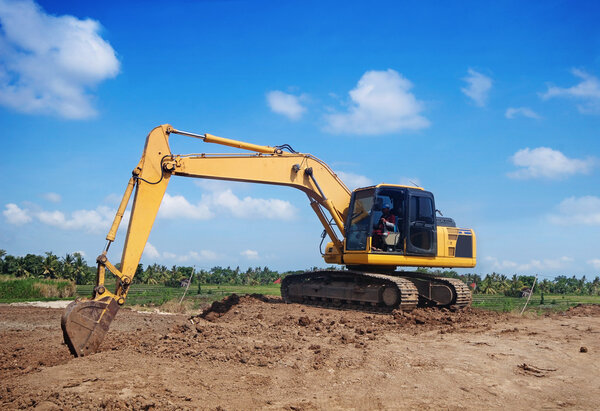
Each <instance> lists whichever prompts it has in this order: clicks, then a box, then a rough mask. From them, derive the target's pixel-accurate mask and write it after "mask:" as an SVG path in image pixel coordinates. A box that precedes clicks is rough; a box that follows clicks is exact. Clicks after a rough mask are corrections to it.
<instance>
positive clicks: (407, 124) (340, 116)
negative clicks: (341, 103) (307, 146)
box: [325, 69, 429, 135]
mask: <svg viewBox="0 0 600 411" xmlns="http://www.w3.org/2000/svg"><path fill="white" fill-rule="evenodd" d="M411 88H412V83H411V82H410V81H408V80H407V79H406V78H404V77H403V76H402V75H401V74H400V73H398V72H397V71H395V70H392V69H388V70H386V71H375V70H372V71H367V72H366V73H365V74H363V76H362V77H361V78H360V80H359V81H358V84H357V85H356V87H355V88H354V89H352V90H351V91H350V93H349V94H350V99H351V104H350V107H349V108H348V111H347V112H345V113H334V114H328V115H326V116H325V120H326V122H327V125H326V126H325V131H328V132H330V133H335V134H338V133H349V134H368V135H374V134H385V133H392V132H401V131H404V130H419V129H422V128H425V127H428V126H429V121H428V120H427V119H426V118H425V117H423V116H422V115H421V111H423V103H422V102H420V101H418V100H417V99H416V97H415V96H414V95H413V94H412V93H410V92H409V90H410V89H411Z"/></svg>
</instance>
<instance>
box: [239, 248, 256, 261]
mask: <svg viewBox="0 0 600 411" xmlns="http://www.w3.org/2000/svg"><path fill="white" fill-rule="evenodd" d="M240 255H242V256H244V257H246V258H247V259H249V260H258V251H254V250H245V251H242V252H241V253H240Z"/></svg>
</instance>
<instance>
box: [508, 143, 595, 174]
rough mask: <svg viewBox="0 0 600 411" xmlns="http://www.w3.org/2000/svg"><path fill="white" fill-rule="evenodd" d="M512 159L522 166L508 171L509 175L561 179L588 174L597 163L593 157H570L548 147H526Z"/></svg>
mask: <svg viewBox="0 0 600 411" xmlns="http://www.w3.org/2000/svg"><path fill="white" fill-rule="evenodd" d="M511 161H512V162H513V164H514V165H515V166H517V167H522V168H520V169H518V170H517V171H514V172H511V173H508V176H509V177H511V178H519V179H527V178H548V179H561V178H565V177H569V176H571V175H574V174H586V173H589V172H590V170H591V169H592V167H593V166H594V163H595V161H594V160H593V159H591V158H588V159H585V160H581V159H577V158H568V157H566V156H565V155H564V154H563V153H561V152H560V151H558V150H553V149H551V148H548V147H538V148H534V149H530V148H524V149H522V150H519V151H517V152H516V153H515V154H514V155H513V156H512V157H511Z"/></svg>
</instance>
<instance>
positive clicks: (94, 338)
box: [61, 124, 476, 356]
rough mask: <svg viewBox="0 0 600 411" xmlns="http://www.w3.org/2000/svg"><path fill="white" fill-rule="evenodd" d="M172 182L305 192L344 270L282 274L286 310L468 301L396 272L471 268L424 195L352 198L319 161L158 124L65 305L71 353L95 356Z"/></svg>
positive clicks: (457, 291)
mask: <svg viewBox="0 0 600 411" xmlns="http://www.w3.org/2000/svg"><path fill="white" fill-rule="evenodd" d="M173 134H177V135H182V136H188V137H192V138H198V139H201V140H203V141H204V142H205V143H214V144H219V145H223V146H230V147H236V148H238V149H241V150H246V151H245V152H241V153H232V154H207V153H202V154H173V153H172V152H171V150H170V148H169V137H170V136H171V135H173ZM248 152H250V153H248ZM172 176H183V177H196V178H206V179H216V180H230V181H243V182H249V183H262V184H274V185H281V186H289V187H293V188H297V189H298V190H302V191H303V192H305V193H306V195H307V196H308V200H309V202H310V206H311V207H312V209H313V210H314V212H315V214H316V215H317V217H318V218H319V221H320V222H321V224H322V225H323V227H324V229H325V230H324V232H323V236H322V238H323V239H325V235H328V236H329V239H330V240H331V241H329V242H328V243H327V244H326V246H325V250H324V251H322V254H323V258H324V260H325V262H327V263H329V264H339V265H342V266H344V268H343V269H340V270H336V269H327V270H318V271H311V272H305V273H301V274H293V275H288V276H286V277H285V278H284V279H283V281H282V283H281V296H282V298H283V299H284V301H286V302H288V303H302V304H315V305H320V306H325V307H335V308H348V309H359V310H373V311H380V312H385V311H391V310H397V309H399V310H412V309H413V308H415V307H417V306H437V307H457V308H461V307H465V306H468V305H469V304H470V302H471V293H470V290H469V289H468V287H467V286H466V285H465V284H464V283H463V282H462V281H460V280H457V279H452V278H445V277H435V276H432V275H428V274H425V273H420V272H409V271H397V270H396V268H397V267H399V266H401V267H406V266H409V267H440V268H441V267H447V268H451V267H474V266H475V261H476V246H475V233H474V231H473V230H472V229H468V228H458V227H456V224H455V223H454V220H452V219H451V218H447V217H439V216H437V215H436V212H437V211H438V210H436V208H435V201H434V197H433V194H431V193H430V192H428V191H425V190H423V189H422V188H420V187H409V186H402V185H391V184H378V185H375V186H371V187H365V188H359V189H356V190H354V191H352V192H351V191H350V190H349V189H348V188H347V187H346V185H345V184H344V183H343V182H342V181H341V180H340V179H339V177H338V176H337V175H336V174H335V173H334V172H333V171H332V170H331V169H330V168H329V167H328V166H327V165H326V164H325V163H324V162H322V161H321V160H319V159H318V158H316V157H314V156H312V155H310V154H303V153H299V152H296V151H294V150H293V149H292V148H291V147H290V146H289V145H287V144H285V145H282V146H274V147H271V146H262V145H257V144H251V143H246V142H242V141H237V140H232V139H227V138H222V137H217V136H214V135H211V134H194V133H189V132H185V131H179V130H176V129H174V128H173V127H171V126H170V125H168V124H167V125H161V126H159V127H156V128H155V129H154V130H152V131H151V132H150V134H149V135H148V137H147V138H146V145H145V147H144V152H143V154H142V158H141V160H140V162H139V163H138V165H137V167H135V169H134V170H133V172H132V177H131V178H130V179H129V183H128V184H127V188H126V190H125V194H124V196H123V199H122V201H121V203H120V205H119V208H118V210H117V213H116V216H115V219H114V221H113V224H112V226H111V228H110V230H109V232H108V235H107V236H106V240H107V244H106V247H105V249H104V250H103V252H102V254H101V255H100V256H99V257H98V258H97V260H96V261H97V263H98V268H97V276H96V286H95V288H94V291H93V295H92V298H91V299H81V300H76V301H74V302H72V303H71V304H70V305H69V306H68V307H67V308H66V310H65V312H64V314H63V316H62V320H61V325H62V330H63V335H64V340H65V343H66V344H67V345H68V347H69V349H70V351H71V353H72V354H73V355H75V356H83V355H88V354H91V353H94V352H96V351H97V350H98V348H99V346H100V344H101V342H102V340H103V339H104V336H105V335H106V333H107V331H108V329H109V326H110V324H111V322H112V320H113V319H114V317H115V315H116V313H117V311H118V310H119V308H120V307H121V306H122V305H123V304H124V303H125V299H126V297H127V292H128V290H129V287H130V285H131V283H132V280H133V277H134V275H135V272H136V269H137V266H138V263H139V261H140V258H141V256H142V252H143V251H144V247H145V246H146V242H147V240H148V236H149V235H150V230H151V229H152V225H153V224H154V220H155V218H156V215H157V213H158V210H159V207H160V204H161V201H162V199H163V196H164V194H165V191H166V189H167V185H168V184H169V180H170V179H171V177H172ZM134 189H135V196H134V200H133V205H132V208H131V215H130V219H129V227H128V229H127V234H126V237H125V244H124V247H123V255H122V257H121V261H120V262H121V265H120V267H119V268H117V267H116V266H115V265H114V264H113V263H111V262H110V261H109V259H108V257H107V252H108V250H109V247H110V245H111V243H112V242H114V240H115V236H116V233H117V229H118V227H119V224H120V222H121V220H122V218H123V215H124V213H125V210H126V208H127V205H128V203H129V200H130V197H131V194H132V193H133V191H134ZM384 213H385V214H384ZM440 214H441V213H440ZM390 215H393V218H389V216H390ZM322 244H323V241H321V246H322ZM106 269H108V270H109V271H110V272H111V273H112V274H113V275H115V276H116V277H117V285H116V289H115V291H114V293H113V292H111V291H109V290H107V288H106V287H105V275H106Z"/></svg>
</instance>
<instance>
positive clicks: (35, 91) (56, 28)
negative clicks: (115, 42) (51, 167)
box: [0, 0, 119, 119]
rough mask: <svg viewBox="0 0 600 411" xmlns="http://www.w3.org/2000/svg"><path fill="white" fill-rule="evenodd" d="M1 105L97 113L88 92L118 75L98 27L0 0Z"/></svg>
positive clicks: (77, 115)
mask: <svg viewBox="0 0 600 411" xmlns="http://www.w3.org/2000/svg"><path fill="white" fill-rule="evenodd" d="M0 23H1V27H2V30H1V31H0V104H2V105H4V106H7V107H11V108H13V109H15V110H17V111H21V112H24V113H49V114H57V115H59V116H61V117H65V118H70V119H81V118H87V117H91V116H93V115H95V114H96V111H95V109H94V108H93V106H92V103H91V100H92V98H93V96H92V95H91V94H90V93H89V90H90V89H92V88H93V87H95V86H96V85H97V84H98V83H100V82H101V81H103V80H105V79H107V78H112V77H114V76H116V75H117V73H118V72H119V61H118V60H117V58H116V56H115V51H114V50H113V48H112V47H111V46H110V44H108V42H106V41H105V40H104V39H102V37H101V36H100V34H99V32H100V31H101V26H100V24H99V23H98V22H97V21H95V20H91V19H85V20H79V19H78V18H76V17H73V16H68V15H65V16H52V15H49V14H46V13H45V12H44V10H43V9H42V8H41V7H40V6H39V5H37V4H36V3H35V2H33V1H31V0H22V1H21V0H0Z"/></svg>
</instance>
